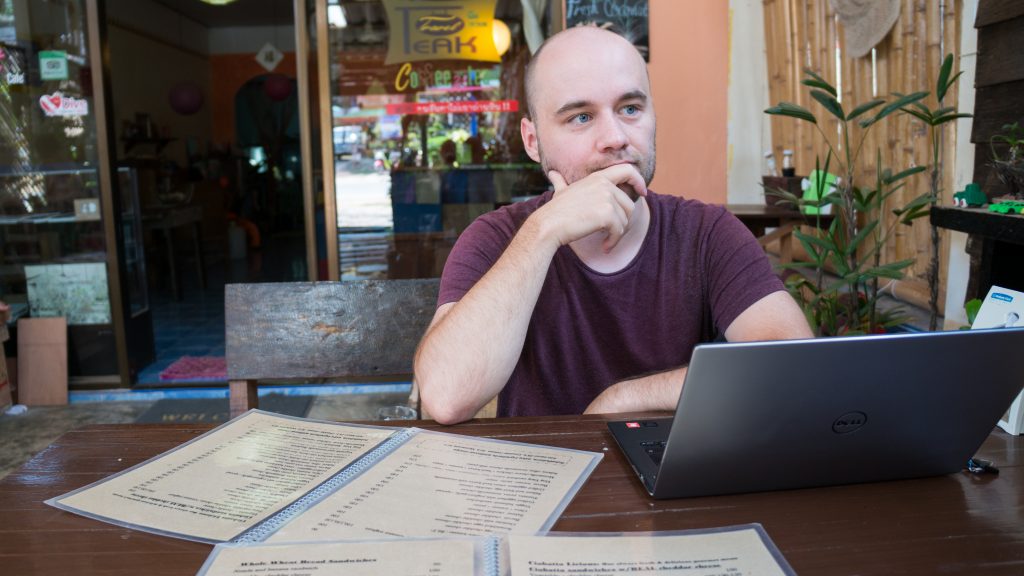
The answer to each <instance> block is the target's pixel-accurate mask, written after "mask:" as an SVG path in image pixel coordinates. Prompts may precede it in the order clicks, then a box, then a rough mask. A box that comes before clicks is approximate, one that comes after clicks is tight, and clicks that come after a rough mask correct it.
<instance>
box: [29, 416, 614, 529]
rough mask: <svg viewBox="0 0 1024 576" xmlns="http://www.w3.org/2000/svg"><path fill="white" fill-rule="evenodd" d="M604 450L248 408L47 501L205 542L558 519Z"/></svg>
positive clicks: (519, 525)
mask: <svg viewBox="0 0 1024 576" xmlns="http://www.w3.org/2000/svg"><path fill="white" fill-rule="evenodd" d="M600 459H601V455H600V454H597V453H593V452H583V451H579V450H571V449H566V448H556V447H550V446H539V445H533V444H524V443H519V442H507V441H502V440H494V439H488V438H474V437H470V436H462V435H458V434H448V433H442V432H433V431H428V430H422V429H419V428H399V429H395V428H389V427H381V426H369V425H358V424H345V423H335V422H322V421H316V420H309V419H303V418H294V417H290V416H281V415H277V414H271V413H268V412H261V411H259V410H251V411H249V412H247V413H245V414H244V415H242V416H240V417H238V418H235V419H234V420H231V421H230V422H228V423H226V424H223V425H221V426H219V427H217V428H214V429H213V430H211V431H209V432H207V433H205V434H203V435H201V436H199V437H197V438H195V439H193V440H190V441H189V442H186V443H184V444H182V445H181V446H178V447H176V448H174V449H172V450H170V451H168V452H165V453H163V454H161V455H158V456H156V457H154V458H151V459H149V460H147V461H145V462H142V463H140V464H137V465H135V466H133V467H131V468H129V469H127V470H125V471H123V472H119V473H117V474H115V475H113V476H110V477H108V478H105V479H103V480H100V481H98V482H95V483H93V484H90V485H88V486H85V487H83V488H80V489H78V490H75V491H72V492H69V493H68V494H64V495H62V496H58V497H56V498H53V499H51V500H48V501H47V504H50V505H52V506H55V507H57V508H60V509H62V510H67V511H69V512H74V513H77V514H82V515H85V516H89V517H91V518H95V519H97V520H103V521H106V522H111V523H114V524H118V525H121V526H126V527H130V528H134V529H138V530H144V531H148V532H154V533H157V534H164V535H168V536H174V537H178V538H185V539H189V540H197V541H200V542H211V543H216V542H230V541H234V542H250V543H251V542H263V541H273V542H287V541H319V540H336V539H342V538H345V539H353V538H371V537H395V536H403V537H436V536H476V535H482V534H493V533H509V532H536V531H543V530H546V529H548V528H549V527H550V526H551V525H552V524H553V523H554V522H555V520H557V518H558V516H559V515H560V514H561V512H562V510H563V509H564V508H565V506H567V505H568V503H569V501H570V500H571V499H572V497H573V496H574V495H575V494H576V492H577V491H578V490H579V488H580V486H582V484H583V482H584V481H585V480H586V479H587V477H588V476H589V475H590V473H591V472H592V471H593V469H594V467H595V466H596V465H597V463H598V462H599V461H600Z"/></svg>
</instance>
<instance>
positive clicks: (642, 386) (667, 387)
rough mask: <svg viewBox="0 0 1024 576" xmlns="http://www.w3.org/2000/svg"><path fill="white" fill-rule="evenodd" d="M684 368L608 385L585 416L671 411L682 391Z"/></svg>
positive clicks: (586, 411) (684, 375) (585, 412)
mask: <svg viewBox="0 0 1024 576" xmlns="http://www.w3.org/2000/svg"><path fill="white" fill-rule="evenodd" d="M685 377H686V367H685V366H684V367H682V368H676V369H675V370H669V371H667V372H658V373H657V374H649V375H647V376H641V377H640V378H634V379H632V380H623V381H621V382H616V383H615V384H613V385H611V386H609V387H608V388H606V389H605V391H604V392H602V393H600V394H598V396H597V398H594V400H593V401H592V402H591V403H590V405H589V406H587V409H586V410H585V411H584V412H583V413H584V414H611V413H614V412H645V411H650V410H674V409H675V407H676V404H677V403H678V402H679V393H680V392H681V391H682V389H683V379H684V378H685Z"/></svg>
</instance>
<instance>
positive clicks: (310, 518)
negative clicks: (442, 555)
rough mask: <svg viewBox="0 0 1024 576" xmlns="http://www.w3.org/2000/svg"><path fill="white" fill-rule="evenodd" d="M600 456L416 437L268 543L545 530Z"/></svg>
mask: <svg viewBox="0 0 1024 576" xmlns="http://www.w3.org/2000/svg"><path fill="white" fill-rule="evenodd" d="M599 458H600V455H598V454H595V453H591V452H581V451H576V450H568V449H564V448H554V447H548V446H537V445H532V444H520V443H513V442H502V441H497V440H490V439H485V438H472V437H468V436H458V435H455V434H444V433H437V432H429V431H420V432H419V433H418V434H416V435H415V436H413V437H412V438H410V439H409V440H408V441H407V442H406V443H405V444H403V445H402V446H400V447H398V448H397V449H395V450H394V451H393V452H391V453H390V454H389V455H388V456H387V457H386V458H384V459H382V460H380V461H378V462H376V463H375V464H374V465H373V467H372V468H370V469H369V470H367V471H366V472H364V473H363V474H361V475H360V476H358V477H356V478H355V479H354V480H352V481H351V482H350V483H348V484H347V485H346V486H344V487H343V488H341V489H340V490H338V491H337V492H335V493H334V494H332V495H330V496H328V497H327V498H325V499H324V500H322V501H320V502H319V503H318V504H316V505H314V506H313V507H311V508H310V509H309V510H306V511H305V512H303V513H302V515H301V516H299V517H298V518H295V519H294V520H292V521H291V522H289V523H288V524H286V525H285V526H284V527H283V528H281V529H280V530H278V531H277V532H276V533H274V534H273V535H272V536H270V537H269V538H268V539H267V540H266V541H267V542H287V541H315V540H328V539H360V538H370V537H379V536H392V537H397V536H403V537H414V536H421V537H422V536H438V535H468V536H475V535H483V534H492V533H507V532H513V531H522V532H530V533H533V532H536V531H540V530H544V529H547V528H548V527H550V525H551V524H553V523H554V521H555V520H556V519H557V517H558V513H559V512H561V510H562V509H564V507H565V506H566V505H567V504H568V501H569V499H571V498H572V496H573V495H575V493H576V491H577V490H578V489H579V486H580V485H581V483H582V482H583V480H584V479H585V478H586V476H587V475H588V473H589V471H590V470H591V469H592V468H593V466H595V465H596V463H597V461H598V459H599Z"/></svg>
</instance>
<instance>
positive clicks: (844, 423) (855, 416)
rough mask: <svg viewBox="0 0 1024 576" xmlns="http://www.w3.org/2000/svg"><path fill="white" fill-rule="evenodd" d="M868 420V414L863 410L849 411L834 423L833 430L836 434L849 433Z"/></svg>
mask: <svg viewBox="0 0 1024 576" xmlns="http://www.w3.org/2000/svg"><path fill="white" fill-rule="evenodd" d="M867 421H868V415H867V414H865V413H863V412H847V413H846V414H843V415H842V416H840V417H839V418H836V420H835V422H833V423H832V431H833V432H835V433H836V434H847V433H849V432H853V431H854V430H856V429H858V428H860V427H861V426H863V425H864V424H865V423H866V422H867Z"/></svg>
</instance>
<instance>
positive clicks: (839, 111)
mask: <svg viewBox="0 0 1024 576" xmlns="http://www.w3.org/2000/svg"><path fill="white" fill-rule="evenodd" d="M811 98H814V99H815V100H817V101H818V102H819V103H820V104H821V105H822V106H824V107H825V110H828V111H829V112H830V113H831V114H832V115H833V116H835V117H836V118H838V119H840V120H842V119H844V118H846V113H845V112H843V105H842V104H840V103H839V101H838V100H836V99H835V98H833V97H832V96H829V95H828V93H826V92H822V91H821V90H811Z"/></svg>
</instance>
